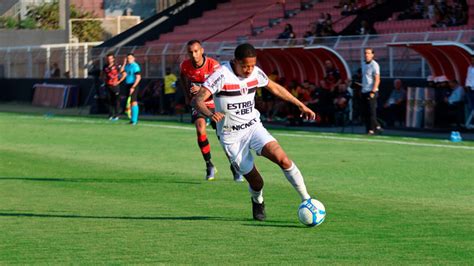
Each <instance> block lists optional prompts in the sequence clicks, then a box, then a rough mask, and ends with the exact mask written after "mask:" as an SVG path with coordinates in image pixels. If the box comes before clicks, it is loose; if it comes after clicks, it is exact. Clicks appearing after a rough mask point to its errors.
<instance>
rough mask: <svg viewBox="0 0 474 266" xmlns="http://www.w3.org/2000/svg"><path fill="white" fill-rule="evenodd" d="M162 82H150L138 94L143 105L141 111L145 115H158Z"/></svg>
mask: <svg viewBox="0 0 474 266" xmlns="http://www.w3.org/2000/svg"><path fill="white" fill-rule="evenodd" d="M162 85H163V84H162V82H161V81H160V80H152V81H150V82H149V83H148V84H147V85H146V87H145V88H144V89H143V90H141V91H139V92H138V98H139V99H140V102H142V103H143V111H144V112H145V113H147V114H158V113H159V111H160V96H161V88H162Z"/></svg>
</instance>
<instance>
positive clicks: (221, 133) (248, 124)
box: [194, 43, 316, 221]
mask: <svg viewBox="0 0 474 266" xmlns="http://www.w3.org/2000/svg"><path fill="white" fill-rule="evenodd" d="M234 57H235V58H234V59H233V60H232V61H230V62H226V63H223V64H222V65H221V67H220V68H219V69H217V70H216V71H215V72H214V73H213V74H212V75H211V76H210V77H209V78H208V79H207V80H206V82H205V83H204V84H203V86H202V87H201V89H200V91H199V93H198V94H197V95H196V97H195V98H194V105H195V107H196V108H197V109H198V110H199V112H200V113H201V114H203V115H206V116H207V117H209V118H211V119H212V120H213V121H214V122H216V123H217V135H218V137H219V141H220V143H221V145H222V147H223V148H224V150H225V151H226V154H227V155H228V156H229V160H230V161H231V163H232V165H233V166H234V169H235V170H237V171H238V172H239V173H240V174H242V175H243V176H244V177H245V179H247V181H248V183H249V192H250V197H251V201H252V213H253V218H254V219H255V220H260V221H262V220H265V217H266V216H265V205H264V201H263V178H262V176H261V175H260V173H259V171H258V170H257V168H256V167H255V164H254V159H253V156H252V153H251V150H254V151H255V152H256V153H257V154H258V155H262V156H264V157H266V158H268V159H269V160H271V161H272V162H274V163H275V164H277V165H278V166H279V167H280V168H281V170H282V171H283V174H284V175H285V177H286V178H287V180H288V181H289V182H290V183H291V185H293V187H294V188H295V190H296V191H297V192H298V194H299V195H300V197H301V200H302V201H304V200H307V199H309V198H310V195H309V194H308V192H307V190H306V185H305V183H304V179H303V175H302V174H301V172H300V170H299V169H298V167H296V165H295V163H294V162H293V161H292V160H290V159H289V158H288V156H287V155H286V153H285V151H284V150H283V149H282V148H281V146H280V145H279V144H278V142H277V141H276V139H275V138H273V137H272V135H271V134H270V133H269V132H268V131H267V130H266V129H265V128H264V127H263V125H262V123H261V122H260V113H259V112H258V110H256V109H255V92H256V89H257V87H265V88H266V89H268V90H269V91H270V92H271V93H272V94H274V95H276V96H278V97H279V98H281V99H283V100H285V101H288V102H290V103H292V104H294V105H295V106H297V107H298V109H299V110H300V112H301V116H302V117H303V118H304V119H311V120H314V119H315V117H316V115H315V113H314V112H313V111H311V109H309V108H308V107H306V105H304V104H303V103H302V102H300V101H299V100H298V99H296V98H295V97H294V96H293V95H291V93H289V92H288V91H287V90H286V89H285V88H283V87H282V86H280V85H279V84H277V83H275V82H273V81H272V80H270V79H268V77H267V75H266V74H265V73H264V72H263V71H262V70H261V69H260V68H259V67H257V66H256V64H257V52H256V50H255V48H254V47H253V46H252V45H250V44H248V43H244V44H241V45H239V46H237V48H236V49H235V52H234ZM211 95H213V97H214V103H215V107H216V108H215V112H212V111H211V110H209V108H207V106H206V104H205V101H206V100H207V99H208V98H209V97H210V96H211Z"/></svg>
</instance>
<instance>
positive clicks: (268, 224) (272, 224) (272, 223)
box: [242, 221, 305, 229]
mask: <svg viewBox="0 0 474 266" xmlns="http://www.w3.org/2000/svg"><path fill="white" fill-rule="evenodd" d="M284 223H286V224H280V223H279V222H278V223H275V221H265V222H261V223H254V224H242V225H243V226H254V227H278V228H298V229H304V228H305V227H303V226H301V225H295V224H288V223H287V222H284Z"/></svg>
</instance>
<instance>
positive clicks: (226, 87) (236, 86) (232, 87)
mask: <svg viewBox="0 0 474 266" xmlns="http://www.w3.org/2000/svg"><path fill="white" fill-rule="evenodd" d="M222 90H224V91H237V90H240V85H239V84H224V88H222Z"/></svg>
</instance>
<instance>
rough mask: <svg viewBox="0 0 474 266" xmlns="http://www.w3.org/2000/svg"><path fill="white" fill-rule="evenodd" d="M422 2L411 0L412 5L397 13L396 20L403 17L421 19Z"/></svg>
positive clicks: (422, 12) (422, 13) (423, 7)
mask: <svg viewBox="0 0 474 266" xmlns="http://www.w3.org/2000/svg"><path fill="white" fill-rule="evenodd" d="M424 9H425V6H424V3H423V1H422V0H417V1H413V3H412V5H411V6H410V7H409V8H408V9H407V10H405V11H403V12H402V13H400V15H398V18H397V19H398V20H404V19H422V18H423V15H424V12H425V11H424Z"/></svg>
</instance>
